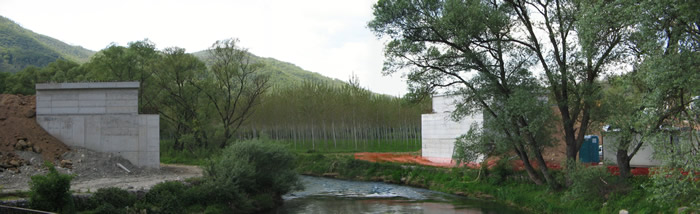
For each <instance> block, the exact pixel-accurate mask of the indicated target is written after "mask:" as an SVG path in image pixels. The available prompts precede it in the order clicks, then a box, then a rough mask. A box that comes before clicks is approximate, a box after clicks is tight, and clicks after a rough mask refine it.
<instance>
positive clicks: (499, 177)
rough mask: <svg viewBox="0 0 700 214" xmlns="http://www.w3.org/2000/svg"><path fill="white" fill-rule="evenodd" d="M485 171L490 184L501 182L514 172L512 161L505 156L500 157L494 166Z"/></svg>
mask: <svg viewBox="0 0 700 214" xmlns="http://www.w3.org/2000/svg"><path fill="white" fill-rule="evenodd" d="M485 171H486V173H485V174H486V175H487V178H486V180H487V182H488V183H490V184H501V183H503V182H504V181H506V179H508V176H511V175H513V174H514V172H513V166H511V165H510V161H509V160H508V158H505V157H503V158H501V159H499V160H498V162H496V165H495V166H493V168H491V169H490V170H485Z"/></svg>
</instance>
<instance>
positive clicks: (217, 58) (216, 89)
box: [200, 39, 270, 148]
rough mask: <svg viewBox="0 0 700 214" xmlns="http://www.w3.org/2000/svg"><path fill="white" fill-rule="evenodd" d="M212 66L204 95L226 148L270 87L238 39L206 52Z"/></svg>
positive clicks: (223, 145) (261, 65) (266, 77)
mask: <svg viewBox="0 0 700 214" xmlns="http://www.w3.org/2000/svg"><path fill="white" fill-rule="evenodd" d="M209 54H210V55H211V58H212V61H213V64H212V65H211V67H210V72H209V73H210V76H209V78H208V82H207V83H206V84H203V86H200V87H203V93H204V95H205V96H206V98H207V99H208V100H209V103H210V104H211V105H212V106H213V108H214V112H215V114H216V117H218V118H219V119H220V120H221V123H222V125H223V129H224V133H223V135H224V138H225V139H224V140H222V141H221V142H220V144H219V146H220V147H221V148H223V147H225V146H226V144H227V142H228V141H229V140H231V139H232V138H231V137H232V136H233V134H234V133H235V132H236V131H237V130H238V128H240V127H241V125H242V124H243V122H245V121H246V120H247V119H248V118H249V117H250V116H251V115H252V113H253V112H254V108H253V107H254V106H256V105H257V104H259V103H260V99H259V98H260V97H261V95H262V94H263V93H264V92H265V91H266V90H267V89H268V88H269V86H268V80H269V78H270V77H269V76H267V75H264V74H262V73H261V70H260V69H261V68H262V67H263V64H261V63H257V62H254V61H253V59H252V57H251V55H250V53H248V50H247V49H244V48H241V47H239V46H238V39H228V40H221V41H216V42H215V43H214V44H213V45H212V47H211V48H210V49H209Z"/></svg>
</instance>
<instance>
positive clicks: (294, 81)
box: [192, 50, 347, 88]
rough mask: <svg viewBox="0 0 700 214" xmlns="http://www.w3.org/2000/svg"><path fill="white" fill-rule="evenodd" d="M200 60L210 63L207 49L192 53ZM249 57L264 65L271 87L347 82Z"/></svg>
mask: <svg viewBox="0 0 700 214" xmlns="http://www.w3.org/2000/svg"><path fill="white" fill-rule="evenodd" d="M192 54H194V55H195V56H197V57H198V58H199V59H200V60H202V61H203V62H204V63H205V64H206V65H207V66H210V65H211V62H212V60H211V58H210V57H209V53H208V51H206V50H204V51H198V52H195V53H192ZM251 56H252V57H251V59H252V60H253V61H256V62H262V63H263V64H264V65H265V66H264V67H263V69H262V71H263V73H264V74H268V75H270V83H271V85H272V87H273V88H276V87H282V88H284V87H288V86H292V85H298V84H301V83H303V82H316V83H326V84H330V85H333V86H342V85H344V84H347V83H346V82H344V81H341V80H338V79H334V78H330V77H326V76H323V75H321V74H319V73H316V72H312V71H307V70H304V69H302V68H300V67H299V66H296V65H294V64H292V63H289V62H283V61H280V60H277V59H274V58H269V57H259V56H255V55H253V54H251Z"/></svg>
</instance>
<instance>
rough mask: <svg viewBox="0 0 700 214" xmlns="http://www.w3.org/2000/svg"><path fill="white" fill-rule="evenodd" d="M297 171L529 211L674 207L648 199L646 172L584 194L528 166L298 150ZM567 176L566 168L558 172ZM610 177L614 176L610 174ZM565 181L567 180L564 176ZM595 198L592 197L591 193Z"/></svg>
mask: <svg viewBox="0 0 700 214" xmlns="http://www.w3.org/2000/svg"><path fill="white" fill-rule="evenodd" d="M297 171H298V172H300V173H302V174H307V175H316V176H322V175H324V174H325V175H327V176H328V175H333V176H335V177H337V178H340V179H350V180H360V181H382V182H387V183H396V184H402V185H409V186H415V187H422V188H427V189H431V190H436V191H441V192H446V193H452V194H458V195H465V196H470V197H476V198H481V199H487V200H489V199H490V200H493V201H496V202H502V203H505V204H509V205H512V206H515V207H519V208H521V209H523V210H525V211H528V212H531V213H617V212H618V211H619V210H621V209H626V210H628V211H630V213H672V211H674V209H672V208H666V207H659V206H658V205H657V204H654V203H651V202H649V201H648V200H647V199H646V198H648V196H649V195H648V194H650V193H648V192H647V191H645V190H644V189H642V187H641V186H642V185H643V184H645V183H647V182H648V178H646V177H635V178H634V179H632V180H631V181H630V182H629V183H628V184H627V186H628V187H626V188H616V190H615V191H614V192H612V193H611V194H608V195H595V194H594V195H592V196H590V197H588V196H586V197H583V196H582V195H576V193H571V192H569V190H551V189H549V188H548V187H547V186H538V185H535V184H533V183H532V182H530V181H529V180H528V178H527V175H526V174H525V173H524V172H512V171H511V172H509V174H507V175H506V177H505V178H502V179H501V178H496V177H498V176H502V175H503V174H502V173H499V172H497V171H496V170H494V169H491V170H489V171H488V172H482V173H481V174H480V173H479V170H473V169H463V168H451V169H448V168H436V167H429V166H419V165H407V164H396V163H372V162H367V161H361V160H355V159H354V158H353V157H352V155H349V154H304V153H298V168H297ZM556 173H557V177H559V178H560V179H563V174H562V172H556ZM608 179H610V178H608ZM562 182H563V181H562ZM591 198H593V199H591Z"/></svg>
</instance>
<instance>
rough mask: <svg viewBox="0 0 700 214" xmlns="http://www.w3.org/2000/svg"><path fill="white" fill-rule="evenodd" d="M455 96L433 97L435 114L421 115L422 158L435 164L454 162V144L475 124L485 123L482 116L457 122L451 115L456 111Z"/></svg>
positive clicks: (473, 116)
mask: <svg viewBox="0 0 700 214" xmlns="http://www.w3.org/2000/svg"><path fill="white" fill-rule="evenodd" d="M455 99H456V97H453V96H435V97H433V112H435V113H431V114H423V115H421V134H422V139H421V140H422V154H421V155H422V156H423V157H425V158H427V159H429V160H431V161H434V162H452V155H453V153H454V142H455V140H456V138H457V137H459V136H461V135H463V134H466V133H467V131H469V128H470V127H471V126H472V125H473V124H475V123H476V124H477V125H480V124H481V123H482V122H483V116H482V115H480V114H479V115H472V116H470V117H467V118H463V119H462V120H460V121H458V122H455V121H452V119H451V118H450V114H451V113H452V111H454V109H455V105H454V101H455Z"/></svg>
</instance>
